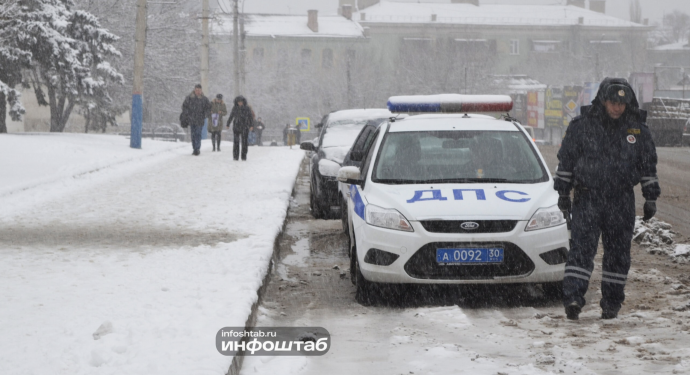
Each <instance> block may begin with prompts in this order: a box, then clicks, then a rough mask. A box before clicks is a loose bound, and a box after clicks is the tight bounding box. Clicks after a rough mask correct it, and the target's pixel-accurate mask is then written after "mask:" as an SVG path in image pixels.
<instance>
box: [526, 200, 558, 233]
mask: <svg viewBox="0 0 690 375" xmlns="http://www.w3.org/2000/svg"><path fill="white" fill-rule="evenodd" d="M562 224H565V218H564V217H563V212H561V210H559V209H558V205H555V206H551V207H548V208H540V209H538V210H537V212H535V213H534V215H532V218H531V219H529V221H528V222H527V226H526V227H525V231H531V230H539V229H546V228H551V227H555V226H558V225H562Z"/></svg>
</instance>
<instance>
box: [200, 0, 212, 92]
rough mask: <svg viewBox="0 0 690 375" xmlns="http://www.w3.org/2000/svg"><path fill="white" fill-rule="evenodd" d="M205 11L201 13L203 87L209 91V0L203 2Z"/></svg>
mask: <svg viewBox="0 0 690 375" xmlns="http://www.w3.org/2000/svg"><path fill="white" fill-rule="evenodd" d="M202 2H203V10H202V12H201V34H202V39H201V87H203V89H204V90H208V89H209V87H208V46H209V41H208V19H209V17H208V0H202ZM208 95H210V92H209V91H206V96H208Z"/></svg>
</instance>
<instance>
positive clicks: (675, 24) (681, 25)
mask: <svg viewBox="0 0 690 375" xmlns="http://www.w3.org/2000/svg"><path fill="white" fill-rule="evenodd" d="M664 26H665V27H667V28H668V29H669V30H670V33H671V35H670V36H671V41H672V42H680V41H683V40H687V36H688V35H687V34H688V29H690V16H689V15H688V14H687V13H684V12H681V11H679V10H674V11H673V12H672V13H669V14H666V15H664Z"/></svg>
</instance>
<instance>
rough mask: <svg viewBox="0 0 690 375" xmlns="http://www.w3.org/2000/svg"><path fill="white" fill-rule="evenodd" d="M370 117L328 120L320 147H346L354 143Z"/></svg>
mask: <svg viewBox="0 0 690 375" xmlns="http://www.w3.org/2000/svg"><path fill="white" fill-rule="evenodd" d="M369 120H371V119H349V120H338V121H334V122H329V123H328V126H327V127H326V129H325V133H324V135H323V141H322V142H321V147H326V148H327V147H347V148H348V149H350V147H352V144H353V143H355V140H356V139H357V136H358V135H359V132H361V131H362V128H363V127H364V125H366V124H367V121H369Z"/></svg>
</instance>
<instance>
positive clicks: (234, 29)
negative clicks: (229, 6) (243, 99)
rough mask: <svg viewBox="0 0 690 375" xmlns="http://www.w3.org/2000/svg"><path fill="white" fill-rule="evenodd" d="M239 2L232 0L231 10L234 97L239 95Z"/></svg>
mask: <svg viewBox="0 0 690 375" xmlns="http://www.w3.org/2000/svg"><path fill="white" fill-rule="evenodd" d="M238 1H239V0H233V2H234V6H233V10H232V44H233V53H232V63H233V69H234V73H235V74H234V79H235V97H238V96H239V95H240V30H239V29H240V28H239V24H238V22H237V21H238V15H239V6H238Z"/></svg>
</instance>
